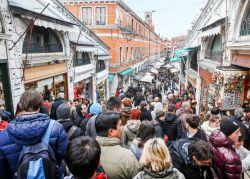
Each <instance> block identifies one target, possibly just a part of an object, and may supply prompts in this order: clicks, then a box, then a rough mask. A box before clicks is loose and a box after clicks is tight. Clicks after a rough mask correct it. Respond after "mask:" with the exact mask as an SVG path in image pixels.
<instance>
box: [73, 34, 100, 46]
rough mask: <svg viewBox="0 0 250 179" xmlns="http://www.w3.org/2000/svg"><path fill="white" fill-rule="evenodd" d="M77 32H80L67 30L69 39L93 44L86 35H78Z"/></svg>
mask: <svg viewBox="0 0 250 179" xmlns="http://www.w3.org/2000/svg"><path fill="white" fill-rule="evenodd" d="M79 33H80V32H77V33H74V32H69V41H70V42H73V43H76V44H81V45H93V46H94V45H95V44H94V43H93V42H91V41H90V40H89V39H87V37H85V36H84V35H83V34H80V36H79ZM78 38H79V39H78Z"/></svg>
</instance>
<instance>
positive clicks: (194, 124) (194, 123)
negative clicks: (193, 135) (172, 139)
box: [186, 114, 200, 129]
mask: <svg viewBox="0 0 250 179" xmlns="http://www.w3.org/2000/svg"><path fill="white" fill-rule="evenodd" d="M199 124H200V118H199V116H197V115H193V114H189V115H188V116H187V118H186V128H187V129H188V128H189V127H191V128H192V129H198V127H199Z"/></svg>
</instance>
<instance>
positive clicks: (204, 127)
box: [201, 121, 219, 139]
mask: <svg viewBox="0 0 250 179" xmlns="http://www.w3.org/2000/svg"><path fill="white" fill-rule="evenodd" d="M201 129H202V130H203V131H204V132H205V134H206V136H207V139H209V137H210V135H211V134H212V132H214V131H215V130H218V129H219V127H216V128H212V127H210V126H209V121H205V122H204V123H203V124H202V125H201Z"/></svg>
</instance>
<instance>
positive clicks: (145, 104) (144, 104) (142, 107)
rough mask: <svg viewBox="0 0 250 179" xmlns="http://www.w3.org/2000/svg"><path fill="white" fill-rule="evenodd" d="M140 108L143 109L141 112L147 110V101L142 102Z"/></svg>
mask: <svg viewBox="0 0 250 179" xmlns="http://www.w3.org/2000/svg"><path fill="white" fill-rule="evenodd" d="M140 107H141V110H143V109H145V107H147V103H146V101H141V103H140Z"/></svg>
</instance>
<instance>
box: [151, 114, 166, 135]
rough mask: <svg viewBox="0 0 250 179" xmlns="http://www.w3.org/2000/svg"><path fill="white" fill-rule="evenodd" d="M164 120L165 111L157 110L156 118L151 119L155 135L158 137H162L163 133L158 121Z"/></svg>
mask: <svg viewBox="0 0 250 179" xmlns="http://www.w3.org/2000/svg"><path fill="white" fill-rule="evenodd" d="M164 120H165V112H164V111H158V112H157V113H156V119H155V120H153V121H152V122H153V125H154V128H155V132H156V137H159V138H162V139H163V138H164V133H163V130H162V127H161V125H160V122H163V121H164Z"/></svg>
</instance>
